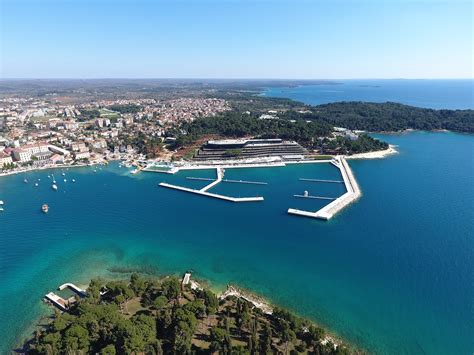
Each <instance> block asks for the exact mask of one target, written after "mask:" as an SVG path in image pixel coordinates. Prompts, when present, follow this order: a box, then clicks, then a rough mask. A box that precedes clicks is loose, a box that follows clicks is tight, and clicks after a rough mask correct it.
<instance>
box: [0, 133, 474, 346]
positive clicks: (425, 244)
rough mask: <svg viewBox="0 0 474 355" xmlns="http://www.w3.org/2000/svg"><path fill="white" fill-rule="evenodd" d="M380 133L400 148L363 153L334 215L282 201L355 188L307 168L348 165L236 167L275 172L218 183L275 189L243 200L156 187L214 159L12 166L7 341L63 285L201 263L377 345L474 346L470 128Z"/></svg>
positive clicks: (2, 319)
mask: <svg viewBox="0 0 474 355" xmlns="http://www.w3.org/2000/svg"><path fill="white" fill-rule="evenodd" d="M379 137H381V138H383V139H384V140H386V141H388V142H390V143H392V144H395V145H397V146H398V149H399V151H400V153H399V154H397V155H394V156H391V157H389V158H387V159H381V160H365V161H351V162H350V165H351V166H352V168H353V171H354V174H355V176H356V178H357V180H358V182H359V185H360V186H361V189H362V192H363V196H362V198H361V199H360V200H359V201H358V202H356V203H355V204H353V205H351V206H350V207H348V208H347V209H346V210H344V211H343V212H342V213H341V214H339V215H337V216H336V217H335V218H334V219H333V220H331V221H329V222H324V221H318V220H313V219H307V218H302V217H295V216H289V215H287V213H286V210H287V209H288V208H289V207H304V208H308V209H314V210H316V209H318V208H319V207H320V206H321V202H319V201H306V200H305V201H301V200H299V199H296V198H294V197H293V194H298V193H301V192H302V191H304V190H308V191H309V192H310V194H314V195H324V196H337V195H339V194H341V193H342V192H343V189H342V186H340V185H338V184H322V183H303V182H300V181H298V178H300V177H309V178H311V177H312V178H320V179H336V178H338V177H339V176H338V174H339V173H338V170H336V169H335V168H334V167H332V166H330V165H329V164H308V165H292V166H288V167H281V168H259V169H241V170H230V169H228V170H227V172H226V173H227V177H228V178H229V179H243V180H254V181H265V182H268V183H269V184H268V185H266V186H261V185H260V186H257V185H248V186H245V185H238V184H222V185H220V186H219V185H218V186H217V187H216V188H215V189H214V190H215V191H221V192H225V193H229V194H231V195H234V196H255V195H262V196H264V198H265V201H263V202H257V203H247V204H235V203H228V202H225V201H220V200H214V199H209V198H205V197H201V196H195V195H190V194H186V193H184V192H179V191H174V190H168V189H164V188H160V187H158V183H159V182H161V181H169V182H173V183H179V184H185V185H186V186H200V184H201V183H200V182H196V181H190V180H187V179H186V176H213V174H214V172H212V171H187V172H181V173H179V174H177V175H176V176H171V175H162V174H157V173H140V174H138V175H135V176H133V175H130V174H129V172H128V171H127V170H126V169H125V168H119V167H118V165H117V164H111V165H110V166H108V167H103V168H102V170H99V171H98V172H97V173H93V170H92V169H93V168H77V169H70V170H68V171H65V173H66V178H67V179H68V182H67V183H64V182H62V179H63V177H62V176H60V171H59V170H56V171H55V172H54V173H55V176H56V179H57V180H58V184H59V190H58V191H56V192H55V191H53V190H52V189H51V188H50V181H49V179H48V178H47V175H48V174H50V173H51V171H42V172H32V173H27V174H23V175H13V176H8V177H2V178H0V200H3V201H4V202H5V205H4V208H5V211H4V212H3V213H1V214H0V275H1V282H0V334H1V338H0V343H1V346H0V353H5V352H7V351H8V349H9V348H10V347H12V346H13V344H14V342H15V341H16V340H18V339H19V338H21V337H22V336H24V335H25V333H27V331H28V330H31V325H32V321H34V320H35V319H36V320H38V319H39V317H40V316H41V315H42V314H45V313H47V312H48V307H47V306H45V305H44V304H43V303H42V302H41V298H42V296H43V295H44V294H45V293H47V292H49V291H52V290H55V289H56V288H57V286H58V285H60V284H61V283H63V282H67V281H71V282H75V283H78V284H84V283H87V282H88V280H89V279H90V278H92V277H95V276H104V277H126V276H128V275H127V274H122V273H121V272H123V271H126V270H125V269H129V270H131V269H133V270H142V271H146V272H152V273H157V274H163V273H164V274H167V273H176V274H179V273H182V272H184V271H186V270H189V269H192V270H194V272H195V275H196V276H197V277H198V278H202V279H206V280H209V281H210V283H211V285H212V287H214V288H216V289H222V288H224V287H225V285H226V284H228V283H235V284H237V285H240V286H242V287H245V288H249V289H252V290H254V291H256V292H258V293H260V294H262V295H263V296H266V297H268V298H269V299H270V300H271V301H272V302H274V303H275V304H278V305H282V306H285V307H289V308H290V309H292V310H294V311H295V312H297V313H299V314H300V315H303V316H306V317H309V318H311V319H314V320H316V321H317V322H319V323H321V324H323V325H324V326H326V327H328V328H329V329H331V330H333V331H334V332H335V333H337V334H339V335H340V336H342V337H344V338H346V339H347V340H349V341H351V342H354V343H356V344H358V345H360V346H362V347H364V348H366V349H369V350H370V351H373V352H376V353H381V354H466V355H467V354H472V353H473V351H474V337H473V336H472V335H473V334H474V272H473V270H474V231H473V228H474V226H473V223H474V222H473V221H474V205H473V201H474V184H473V181H474V159H473V155H472V152H474V136H472V135H463V134H455V133H427V132H412V133H406V134H398V135H384V136H379ZM25 177H26V178H28V180H29V183H27V184H25V183H24V182H23V179H24V178H25ZM73 178H74V179H76V181H77V182H76V183H75V184H73V183H71V182H70V181H71V179H73ZM37 179H41V181H40V182H39V186H38V187H34V184H33V182H34V181H37ZM43 203H48V204H49V206H50V212H49V213H48V214H47V215H45V214H43V213H41V211H40V207H41V205H42V204H43Z"/></svg>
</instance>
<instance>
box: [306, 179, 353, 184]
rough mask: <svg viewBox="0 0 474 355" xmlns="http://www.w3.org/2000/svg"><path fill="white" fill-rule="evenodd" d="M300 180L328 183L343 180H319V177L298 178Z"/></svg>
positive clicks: (341, 181) (340, 182)
mask: <svg viewBox="0 0 474 355" xmlns="http://www.w3.org/2000/svg"><path fill="white" fill-rule="evenodd" d="M300 181H310V182H329V183H339V184H342V183H343V182H344V181H343V180H321V179H305V178H300Z"/></svg>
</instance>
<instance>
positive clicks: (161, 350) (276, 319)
mask: <svg viewBox="0 0 474 355" xmlns="http://www.w3.org/2000/svg"><path fill="white" fill-rule="evenodd" d="M234 290H235V289H232V292H227V293H224V294H223V295H222V296H220V297H217V296H216V294H215V293H213V292H212V291H211V290H210V289H208V288H203V287H201V286H200V284H198V283H196V282H193V283H190V284H186V285H183V283H182V282H181V281H180V280H179V279H178V278H176V277H165V278H161V279H157V278H149V277H142V276H140V275H139V274H136V273H134V274H132V275H131V277H130V280H126V281H108V282H105V281H103V280H100V279H93V280H92V281H91V282H90V285H89V287H88V289H87V296H86V297H84V298H82V299H77V302H75V303H74V306H72V307H71V308H70V309H69V310H68V311H67V312H64V313H60V312H59V311H56V312H55V315H54V316H53V317H52V320H51V322H50V323H49V324H48V325H47V326H46V327H44V329H42V330H38V331H36V332H35V334H34V336H33V338H32V339H30V340H29V341H28V342H27V343H26V344H25V349H24V351H25V352H26V353H27V354H109V355H111V354H150V355H152V354H277V353H278V354H299V353H308V352H310V353H313V354H321V355H322V354H361V353H363V352H362V351H361V350H357V349H355V348H352V347H350V346H348V345H347V344H344V343H343V342H342V341H340V340H335V339H334V337H331V336H328V335H327V333H326V332H325V330H324V329H323V328H321V327H319V326H317V325H315V324H314V323H312V322H310V321H309V320H306V319H303V318H300V317H298V316H295V315H294V314H292V313H290V312H288V311H287V310H285V309H282V308H279V307H271V308H270V307H269V306H268V305H267V304H265V306H264V307H262V306H259V305H260V302H263V301H260V300H261V299H259V298H258V299H259V301H258V302H255V301H253V299H252V298H248V297H247V298H246V297H245V296H241V295H242V294H241V293H238V292H237V293H236V292H235V291H234ZM253 297H256V296H253ZM254 299H255V298H254Z"/></svg>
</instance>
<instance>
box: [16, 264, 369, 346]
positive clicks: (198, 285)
mask: <svg viewBox="0 0 474 355" xmlns="http://www.w3.org/2000/svg"><path fill="white" fill-rule="evenodd" d="M129 274H130V276H131V275H133V274H136V273H133V272H132V273H129ZM186 275H187V274H185V276H184V277H186ZM124 276H125V275H121V277H120V278H99V279H100V280H101V281H102V282H108V281H125V282H128V281H127V279H126V278H123V277H124ZM173 277H177V276H176V274H167V275H160V276H157V275H146V276H145V278H146V279H149V280H154V281H158V282H163V281H165V280H167V279H169V278H173ZM178 278H179V277H178ZM182 280H183V281H182V282H184V278H183V279H182ZM91 281H92V279H91ZM74 285H76V284H75V283H74ZM183 285H184V283H183ZM188 285H189V286H190V289H191V290H200V291H203V290H206V289H207V290H211V291H212V292H214V293H215V295H216V297H217V299H218V300H219V301H220V302H225V301H226V300H227V299H228V298H229V297H231V298H232V297H235V298H237V299H241V300H244V301H247V302H248V303H250V304H251V305H252V306H253V307H255V308H256V309H258V310H260V311H261V312H262V313H263V314H265V315H267V316H269V317H272V316H273V313H274V310H275V309H277V308H278V309H280V310H284V311H286V312H289V313H290V314H292V315H294V316H295V317H297V318H300V319H301V320H306V321H308V322H309V323H310V325H311V326H316V327H318V328H321V329H322V330H323V331H324V335H323V337H322V338H321V339H320V343H321V344H322V345H327V344H332V345H331V346H334V349H337V348H338V347H340V346H343V347H349V348H351V349H353V350H354V349H357V353H360V351H362V353H364V350H363V349H362V348H358V347H356V346H357V345H356V344H353V343H349V342H348V341H346V340H345V339H343V338H342V337H340V336H339V335H337V334H335V333H334V332H332V330H331V329H328V328H327V327H326V326H322V325H321V324H320V323H318V322H317V321H314V320H310V319H308V318H306V317H302V316H300V315H298V314H296V313H295V312H294V311H292V310H291V309H289V308H286V307H280V306H278V305H274V304H273V303H272V302H271V301H270V300H269V299H267V298H264V297H263V296H260V295H258V294H257V293H255V292H253V291H250V290H247V289H244V288H241V287H239V286H236V285H233V284H228V285H227V287H226V288H225V289H224V290H223V289H222V288H221V289H219V288H214V287H213V285H212V284H211V283H210V282H209V281H208V280H205V279H199V280H197V279H195V278H193V277H192V276H191V274H189V279H188ZM76 286H78V287H79V288H81V289H83V290H87V289H88V288H89V284H84V283H77V285H76ZM182 287H184V286H182ZM183 292H184V289H183ZM43 304H44V306H45V307H47V308H48V309H49V310H48V311H47V312H44V313H42V314H41V316H40V317H39V318H35V319H31V321H30V324H29V326H28V327H27V329H28V331H27V332H26V333H23V334H21V337H20V338H18V339H17V340H16V341H15V342H14V344H15V346H14V348H13V349H12V350H11V351H12V352H20V353H23V351H26V348H27V345H28V343H30V342H31V341H32V339H33V337H34V335H35V332H36V331H38V330H41V331H44V330H46V329H47V328H48V325H49V324H50V323H52V322H53V321H54V319H55V316H57V311H56V309H55V308H54V306H53V305H52V304H50V303H49V302H45V301H44V300H43ZM61 313H67V312H63V311H61ZM43 321H45V323H43ZM308 328H309V325H308ZM308 328H305V332H308V331H309V329H308Z"/></svg>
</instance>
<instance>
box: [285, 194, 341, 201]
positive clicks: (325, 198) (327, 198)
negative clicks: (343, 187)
mask: <svg viewBox="0 0 474 355" xmlns="http://www.w3.org/2000/svg"><path fill="white" fill-rule="evenodd" d="M293 197H299V198H312V199H316V200H335V198H334V197H324V196H310V195H308V196H305V195H293Z"/></svg>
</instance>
